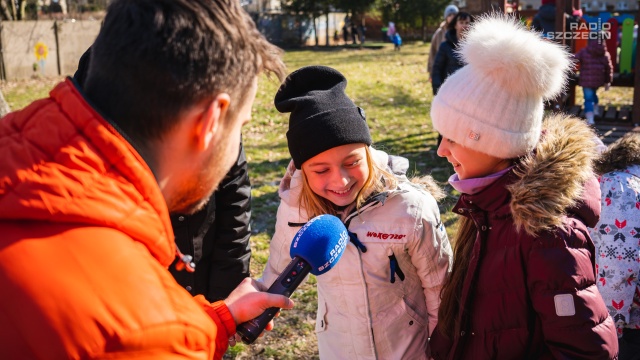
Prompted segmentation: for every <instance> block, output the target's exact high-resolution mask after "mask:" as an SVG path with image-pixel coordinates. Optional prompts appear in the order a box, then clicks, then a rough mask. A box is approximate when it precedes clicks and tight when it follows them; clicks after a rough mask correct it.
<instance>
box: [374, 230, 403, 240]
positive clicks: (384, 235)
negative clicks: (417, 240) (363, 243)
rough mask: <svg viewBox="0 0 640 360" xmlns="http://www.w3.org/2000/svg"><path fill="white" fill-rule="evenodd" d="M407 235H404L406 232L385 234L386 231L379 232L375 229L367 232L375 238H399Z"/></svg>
mask: <svg viewBox="0 0 640 360" xmlns="http://www.w3.org/2000/svg"><path fill="white" fill-rule="evenodd" d="M406 236H407V235H404V234H385V233H377V232H375V231H368V232H367V237H373V238H378V239H382V240H399V239H402V238H404V237H406Z"/></svg>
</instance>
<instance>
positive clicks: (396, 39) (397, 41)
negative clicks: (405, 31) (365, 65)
mask: <svg viewBox="0 0 640 360" xmlns="http://www.w3.org/2000/svg"><path fill="white" fill-rule="evenodd" d="M391 41H392V42H393V49H394V50H396V51H400V48H401V47H402V38H401V37H400V34H399V33H398V32H396V33H395V34H393V37H392V38H391Z"/></svg>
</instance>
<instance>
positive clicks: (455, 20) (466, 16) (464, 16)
mask: <svg viewBox="0 0 640 360" xmlns="http://www.w3.org/2000/svg"><path fill="white" fill-rule="evenodd" d="M458 19H462V20H467V19H469V22H470V23H472V22H473V15H471V14H469V13H468V12H464V11H460V12H458V13H457V14H456V16H454V17H453V20H451V22H450V23H449V25H448V26H447V29H449V30H452V29H453V30H455V29H456V24H457V23H458Z"/></svg>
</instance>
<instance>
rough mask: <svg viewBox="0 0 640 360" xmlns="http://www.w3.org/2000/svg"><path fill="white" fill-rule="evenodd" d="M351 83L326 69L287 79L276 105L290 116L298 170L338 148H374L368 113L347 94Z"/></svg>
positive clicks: (289, 138)
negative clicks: (361, 144)
mask: <svg viewBox="0 0 640 360" xmlns="http://www.w3.org/2000/svg"><path fill="white" fill-rule="evenodd" d="M346 87H347V79H346V78H345V77H344V76H343V75H342V74H341V73H339V72H338V71H337V70H335V69H332V68H330V67H326V66H307V67H303V68H301V69H298V70H296V71H294V72H292V73H291V74H289V76H288V77H287V78H286V79H285V81H284V83H283V84H282V85H281V86H280V89H278V92H277V93H276V97H275V99H274V101H273V102H274V104H275V106H276V109H278V111H280V112H281V113H287V112H290V113H291V115H289V131H287V143H288V145H289V153H290V154H291V158H292V159H293V162H294V164H295V166H296V168H297V169H300V167H301V166H302V164H303V163H304V162H305V161H307V160H309V159H311V158H312V157H314V156H316V155H318V154H320V153H321V152H323V151H326V150H329V149H331V148H334V147H336V146H340V145H346V144H354V143H364V144H367V145H371V143H372V140H371V134H370V133H369V127H368V126H367V122H366V118H365V114H364V110H362V109H361V108H359V107H357V106H356V105H355V104H354V103H353V101H351V99H349V97H348V96H347V94H345V92H344V89H345V88H346Z"/></svg>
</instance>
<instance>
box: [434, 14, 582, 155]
mask: <svg viewBox="0 0 640 360" xmlns="http://www.w3.org/2000/svg"><path fill="white" fill-rule="evenodd" d="M459 52H460V55H461V56H462V58H463V59H464V62H465V63H466V64H467V65H466V66H464V67H463V68H461V69H460V70H458V71H456V72H455V73H453V74H452V75H451V76H449V77H448V78H447V79H446V81H445V82H444V84H442V87H441V88H440V90H439V91H438V95H437V96H436V97H435V98H434V99H433V103H432V104H431V120H432V121H433V126H434V128H435V129H436V130H437V131H438V132H439V133H440V134H442V136H444V137H446V138H449V139H451V140H453V141H455V142H456V143H459V144H461V145H463V146H465V147H468V148H471V149H474V150H477V151H480V152H483V153H486V154H489V155H492V156H496V157H499V158H503V159H510V158H515V157H519V156H521V155H524V154H526V153H528V152H529V151H531V150H532V149H533V148H534V147H535V145H536V144H537V142H538V139H539V137H540V131H541V126H542V115H543V109H544V108H543V101H544V100H546V99H551V98H554V97H555V96H557V95H558V94H559V93H560V92H561V91H562V89H563V87H564V86H565V84H566V79H567V71H568V70H569V66H570V64H571V61H570V60H569V54H568V53H567V52H566V51H565V50H563V49H562V47H561V46H560V45H558V44H556V43H553V42H551V41H548V40H544V39H542V38H541V37H540V35H539V34H537V33H535V32H533V31H529V30H527V29H526V28H525V27H524V26H523V25H522V24H521V23H520V22H519V21H517V20H516V19H515V18H513V17H507V16H505V15H500V14H495V13H494V14H488V15H484V16H482V17H480V19H478V20H476V21H475V22H474V23H473V24H472V25H471V28H470V29H469V30H468V33H467V34H466V36H465V37H464V39H463V40H462V41H461V43H460V51H459Z"/></svg>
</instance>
